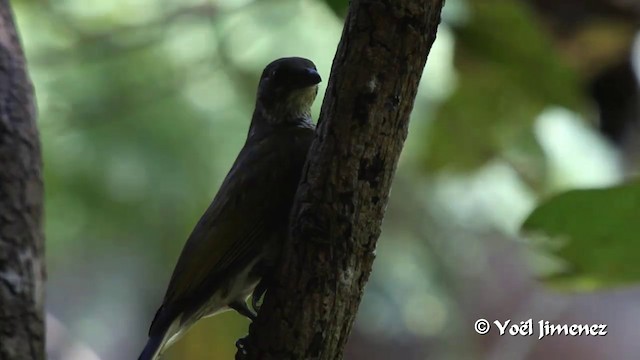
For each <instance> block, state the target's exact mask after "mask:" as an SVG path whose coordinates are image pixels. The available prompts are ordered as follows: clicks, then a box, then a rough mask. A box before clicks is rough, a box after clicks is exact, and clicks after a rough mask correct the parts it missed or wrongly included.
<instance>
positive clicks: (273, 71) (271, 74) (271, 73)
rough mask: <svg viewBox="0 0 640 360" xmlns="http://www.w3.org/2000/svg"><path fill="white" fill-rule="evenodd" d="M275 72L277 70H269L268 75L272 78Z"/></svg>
mask: <svg viewBox="0 0 640 360" xmlns="http://www.w3.org/2000/svg"><path fill="white" fill-rule="evenodd" d="M277 73H278V72H277V71H276V70H271V72H270V73H269V77H270V78H272V79H273V78H274V77H276V74H277Z"/></svg>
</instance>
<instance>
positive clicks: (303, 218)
mask: <svg viewBox="0 0 640 360" xmlns="http://www.w3.org/2000/svg"><path fill="white" fill-rule="evenodd" d="M443 3H444V0H352V1H351V6H350V9H349V14H348V16H347V19H346V23H345V26H344V31H343V34H342V39H341V41H340V45H339V46H338V51H337V53H336V56H335V58H334V62H333V68H332V72H331V78H330V80H329V85H328V89H327V92H326V94H325V98H324V103H323V105H322V112H321V115H320V119H319V125H318V130H317V134H316V139H315V140H314V143H313V145H312V146H311V150H310V152H309V159H308V160H307V165H306V167H305V170H304V172H303V178H302V181H301V184H300V188H299V189H298V193H297V196H296V203H295V205H294V209H293V211H292V228H291V239H290V240H289V244H288V247H287V249H286V251H285V255H284V257H283V262H282V265H281V268H280V269H279V271H278V274H277V276H276V281H275V282H276V284H274V285H273V286H272V287H271V288H270V289H269V292H268V293H267V295H266V298H265V303H264V305H263V308H262V310H261V311H260V315H259V317H258V319H257V320H256V321H255V322H254V323H253V324H252V325H251V327H250V331H249V337H248V338H247V339H246V340H245V343H244V345H245V346H246V351H247V355H246V356H245V357H246V358H249V359H278V360H285V359H291V360H302V359H340V358H342V352H343V349H344V345H345V343H346V341H347V338H348V336H349V333H350V331H351V327H352V324H353V321H354V318H355V315H356V312H357V309H358V306H359V303H360V299H361V297H362V293H363V289H364V286H365V283H366V282H367V279H368V277H369V273H370V272H371V266H372V263H373V259H374V251H375V247H376V242H377V240H378V236H379V235H380V224H381V222H382V218H383V215H384V211H385V207H386V205H387V199H388V195H389V191H390V187H391V181H392V178H393V175H394V172H395V169H396V165H397V162H398V157H399V156H400V152H401V150H402V147H403V144H404V140H405V138H406V136H407V127H408V122H409V115H410V113H411V110H412V107H413V102H414V99H415V96H416V92H417V88H418V83H419V81H420V77H421V75H422V72H423V68H424V65H425V62H426V59H427V55H428V53H429V51H430V49H431V46H432V44H433V42H434V40H435V36H436V30H437V27H438V24H439V23H440V12H441V10H442V6H443Z"/></svg>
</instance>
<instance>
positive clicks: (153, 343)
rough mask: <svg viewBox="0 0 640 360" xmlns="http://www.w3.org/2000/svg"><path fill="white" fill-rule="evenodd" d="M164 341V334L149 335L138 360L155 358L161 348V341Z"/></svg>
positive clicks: (153, 359) (154, 359) (152, 359)
mask: <svg viewBox="0 0 640 360" xmlns="http://www.w3.org/2000/svg"><path fill="white" fill-rule="evenodd" d="M163 342H164V334H158V335H155V336H151V337H149V340H148V341H147V345H146V346H145V347H144V350H142V354H140V356H139V357H138V360H156V359H158V357H159V356H160V351H161V350H162V343H163Z"/></svg>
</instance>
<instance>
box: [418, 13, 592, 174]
mask: <svg viewBox="0 0 640 360" xmlns="http://www.w3.org/2000/svg"><path fill="white" fill-rule="evenodd" d="M469 8H470V11H471V14H472V16H471V19H470V21H469V22H468V23H467V24H466V25H465V26H462V27H456V28H455V29H454V30H455V35H456V60H455V62H456V70H457V73H458V82H457V87H456V90H455V92H454V93H453V94H452V95H451V97H450V98H448V99H447V100H446V101H445V102H444V103H443V104H442V105H441V106H440V108H439V109H438V112H437V114H436V119H435V121H434V122H433V124H432V125H431V126H430V127H429V129H428V137H427V139H428V140H427V141H425V144H426V149H425V152H426V155H425V162H424V163H425V168H426V170H428V171H430V172H433V171H438V170H441V169H443V168H447V169H453V170H459V171H468V170H475V169H477V168H478V167H480V166H482V165H484V164H485V163H487V162H488V161H490V160H492V159H494V158H496V157H500V156H501V155H502V154H503V153H504V152H505V151H508V150H510V149H512V148H516V147H519V146H521V145H522V143H521V139H522V138H524V137H531V136H530V134H528V133H529V132H530V129H531V125H532V124H533V123H534V120H535V119H536V117H537V116H538V115H539V114H540V113H541V112H542V111H543V110H544V109H545V108H547V107H549V106H563V107H566V108H569V109H571V110H574V111H578V112H580V111H582V110H583V108H584V104H583V102H584V98H583V94H582V90H581V84H580V82H579V80H578V75H577V74H576V73H575V71H573V70H572V69H571V68H570V67H569V66H568V64H566V63H564V61H563V60H562V58H561V57H560V55H559V54H558V52H557V51H556V49H555V48H554V47H553V45H552V42H551V40H550V39H549V38H548V36H547V35H546V33H545V32H544V31H542V28H541V24H540V23H539V21H538V20H537V18H536V17H535V14H533V13H532V12H531V10H530V9H529V8H528V7H527V6H526V5H525V4H522V3H521V2H518V1H501V0H474V1H470V2H469ZM542 75H544V76H542ZM529 143H530V142H529ZM527 146H528V145H527Z"/></svg>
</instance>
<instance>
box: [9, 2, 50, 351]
mask: <svg viewBox="0 0 640 360" xmlns="http://www.w3.org/2000/svg"><path fill="white" fill-rule="evenodd" d="M41 169H42V162H41V156H40V141H39V137H38V131H37V127H36V111H35V101H34V97H33V87H32V85H31V81H30V80H29V77H28V75H27V71H26V67H25V58H24V54H23V52H22V48H21V46H20V41H19V39H18V34H17V31H16V28H15V24H14V21H13V15H12V13H11V8H10V5H9V1H8V0H0V359H3V360H4V359H10V360H22V359H24V360H27V359H28V360H40V359H44V357H45V348H44V343H45V342H44V323H43V301H44V296H43V293H44V280H43V277H44V258H43V253H44V236H43V234H42V196H43V190H42V178H41V174H42V171H41Z"/></svg>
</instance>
